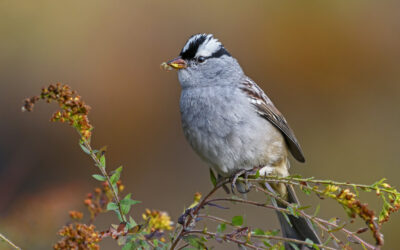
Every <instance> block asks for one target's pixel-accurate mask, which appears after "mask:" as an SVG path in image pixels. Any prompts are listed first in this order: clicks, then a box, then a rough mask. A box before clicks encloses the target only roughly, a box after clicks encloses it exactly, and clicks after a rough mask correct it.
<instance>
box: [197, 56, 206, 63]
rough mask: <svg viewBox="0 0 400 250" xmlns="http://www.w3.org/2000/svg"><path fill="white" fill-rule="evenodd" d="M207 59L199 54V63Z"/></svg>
mask: <svg viewBox="0 0 400 250" xmlns="http://www.w3.org/2000/svg"><path fill="white" fill-rule="evenodd" d="M205 60H206V58H205V57H204V56H199V57H198V58H197V61H198V62H199V63H202V62H204V61H205Z"/></svg>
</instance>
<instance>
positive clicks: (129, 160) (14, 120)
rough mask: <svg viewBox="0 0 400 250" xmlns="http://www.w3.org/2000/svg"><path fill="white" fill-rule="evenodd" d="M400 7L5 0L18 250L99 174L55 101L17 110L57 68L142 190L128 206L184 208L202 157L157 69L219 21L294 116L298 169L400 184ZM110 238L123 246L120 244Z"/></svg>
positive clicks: (1, 215) (392, 235)
mask: <svg viewBox="0 0 400 250" xmlns="http://www.w3.org/2000/svg"><path fill="white" fill-rule="evenodd" d="M399 7H400V3H399V2H398V1H361V0H359V1H351V2H349V1H332V2H328V1H306V2H295V3H294V2H286V1H261V0H259V1H239V0H235V1H175V0H169V1H145V0H143V1H99V0H96V1H93V0H88V1H50V0H37V1H23V2H20V1H18V2H16V1H1V2H0V35H1V39H0V94H1V98H0V115H1V121H0V232H1V233H4V234H5V235H7V236H8V237H9V238H10V239H11V240H13V241H14V242H15V243H16V244H18V245H19V246H21V247H23V248H27V249H48V248H50V247H51V246H52V245H53V244H54V243H55V242H56V241H57V239H58V238H57V235H56V233H57V231H58V229H59V228H61V226H62V225H64V224H65V223H66V222H67V221H68V220H69V219H68V211H69V210H82V211H84V210H85V208H84V206H83V199H84V198H85V196H86V194H87V193H88V192H90V191H91V190H93V188H94V187H95V186H96V185H98V184H97V182H96V181H95V180H94V179H92V178H91V177H90V175H91V174H93V173H95V172H96V169H95V167H94V166H93V165H92V163H91V161H90V159H89V158H88V157H87V156H86V155H85V154H84V153H83V152H81V149H80V148H79V146H78V136H77V134H76V132H75V131H73V129H71V128H69V127H68V126H66V125H62V124H58V123H50V122H49V118H50V116H51V114H52V112H53V111H54V110H55V109H56V108H57V106H56V105H45V104H44V103H40V104H39V105H37V106H36V107H35V111H34V112H33V113H22V112H21V105H22V100H23V99H24V98H26V97H28V96H32V95H37V94H38V93H39V92H40V88H41V87H42V86H45V85H48V84H50V83H55V82H57V81H60V82H62V83H66V84H69V85H70V86H71V87H72V88H73V89H76V90H78V92H79V93H80V95H82V96H83V97H84V100H85V101H86V103H88V104H89V105H90V106H91V107H92V111H91V113H90V115H89V118H90V119H91V123H92V124H93V125H94V126H95V130H94V137H93V145H94V146H95V147H98V148H100V147H101V146H103V145H107V146H108V152H107V155H108V158H107V161H108V166H109V168H110V169H114V168H116V167H117V166H119V165H123V166H124V173H123V175H122V180H123V182H124V183H125V185H126V190H127V192H132V193H133V198H134V199H137V200H141V201H142V202H143V203H142V204H140V205H137V206H135V207H134V208H133V211H132V213H133V215H134V217H135V218H140V217H141V213H143V211H144V209H145V208H156V209H160V210H165V211H168V212H169V214H170V215H171V216H172V218H173V220H174V221H176V220H177V218H178V216H179V215H180V214H181V213H182V211H183V209H184V207H185V206H188V205H189V204H190V203H191V202H192V199H193V194H194V193H195V192H197V191H199V192H203V193H205V192H207V191H208V190H209V189H210V187H211V184H210V181H209V177H208V175H209V174H208V167H207V166H206V165H205V164H204V163H203V162H202V161H201V160H200V159H199V157H197V155H195V153H194V152H192V150H191V148H190V146H189V145H188V144H187V143H186V141H185V139H184V137H183V133H182V130H181V125H180V114H179V106H178V102H179V95H180V86H179V83H178V81H177V76H176V73H175V72H165V71H162V70H160V67H159V65H160V63H161V62H163V61H166V60H168V59H171V58H174V57H175V56H177V55H178V53H179V52H180V50H181V48H182V46H183V45H184V44H185V42H186V39H187V38H188V37H189V36H191V35H192V34H194V33H200V32H207V33H214V34H215V36H216V37H217V38H219V39H220V40H221V41H222V42H223V44H224V45H225V47H226V48H227V49H228V50H229V51H230V52H231V54H232V55H234V56H235V57H236V58H237V59H238V60H239V62H240V63H241V65H242V66H243V68H244V70H245V72H246V73H247V74H248V75H249V76H250V77H252V78H253V79H254V80H255V81H256V82H257V83H258V84H259V85H260V86H261V87H262V88H263V89H264V90H265V91H266V93H267V94H268V95H269V96H270V97H271V99H272V100H273V101H274V103H275V105H276V106H277V107H278V108H279V109H280V111H281V112H282V113H283V114H285V116H286V118H287V120H288V121H289V123H290V125H291V127H292V128H293V130H294V131H295V133H296V136H297V138H298V139H299V141H300V143H301V144H302V147H303V150H304V152H305V155H306V159H307V162H306V164H297V163H296V162H295V161H294V160H292V162H293V164H292V168H291V172H292V173H293V174H301V175H303V176H315V177H317V178H322V179H324V178H330V179H334V180H338V181H351V182H355V183H366V184H370V183H372V182H374V181H376V180H379V179H381V178H382V177H386V178H388V179H389V183H392V184H394V185H398V184H399V179H400V154H399V151H400V149H399V146H400V133H399V130H398V128H399V126H400V115H399V111H398V108H399V105H400V84H399V81H400V70H399V69H400V46H399V44H400V15H399V14H398V9H399ZM399 187H400V186H399ZM370 198H371V199H370V204H371V205H372V206H375V207H376V206H378V205H379V204H378V203H376V199H375V198H374V196H371V197H370ZM303 199H305V201H304V202H303V203H307V204H314V205H315V204H317V203H319V202H320V201H319V200H318V199H316V198H315V197H306V198H304V197H303ZM375 203H376V204H375ZM323 204H328V206H326V205H323ZM341 210H342V209H341V208H340V207H339V206H337V205H333V203H332V204H330V203H329V202H328V203H325V201H324V202H322V207H321V215H322V216H323V217H325V218H330V217H334V216H341V217H342V218H345V215H344V213H342V211H341ZM311 212H312V211H311ZM225 214H226V212H225ZM227 214H228V215H237V214H246V221H247V222H248V223H249V224H251V223H259V224H261V226H263V228H265V229H267V228H276V227H277V225H278V224H277V219H276V218H275V214H274V213H273V212H271V211H270V212H266V211H264V210H260V209H253V208H249V207H237V208H231V209H230V210H229V212H228V213H227ZM111 220H114V221H115V217H114V215H112V214H110V215H105V216H104V215H102V216H100V217H99V220H98V221H97V222H96V225H97V226H98V228H99V229H100V230H105V229H106V225H107V224H106V223H107V222H109V221H111ZM399 223H400V215H399V214H395V215H394V216H393V218H392V219H391V221H390V222H389V223H388V224H387V225H385V227H384V229H383V232H384V233H385V240H386V247H385V248H386V249H396V248H398V245H399V244H400V239H399V237H398V229H399ZM366 236H367V237H369V235H366ZM102 246H103V247H104V249H118V247H117V245H116V244H115V243H114V242H112V241H105V242H104V243H102ZM215 247H216V249H222V248H223V246H222V245H215ZM3 248H6V245H5V244H3V243H0V249H3ZM227 249H228V248H227Z"/></svg>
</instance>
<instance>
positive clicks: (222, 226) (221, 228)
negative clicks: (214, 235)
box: [217, 223, 226, 233]
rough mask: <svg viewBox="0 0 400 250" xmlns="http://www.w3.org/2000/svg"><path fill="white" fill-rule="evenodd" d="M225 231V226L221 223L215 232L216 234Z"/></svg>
mask: <svg viewBox="0 0 400 250" xmlns="http://www.w3.org/2000/svg"><path fill="white" fill-rule="evenodd" d="M225 229H226V224H225V223H221V224H219V225H218V227H217V232H218V233H222V232H223V231H225Z"/></svg>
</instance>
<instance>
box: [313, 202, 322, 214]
mask: <svg viewBox="0 0 400 250" xmlns="http://www.w3.org/2000/svg"><path fill="white" fill-rule="evenodd" d="M320 208H321V205H320V204H319V203H318V205H317V207H316V208H315V212H314V217H316V216H317V215H318V213H319V209H320Z"/></svg>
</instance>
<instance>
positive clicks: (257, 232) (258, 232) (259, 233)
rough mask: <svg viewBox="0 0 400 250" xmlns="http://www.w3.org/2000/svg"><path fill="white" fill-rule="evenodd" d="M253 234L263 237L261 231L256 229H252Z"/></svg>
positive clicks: (263, 233) (262, 231)
mask: <svg viewBox="0 0 400 250" xmlns="http://www.w3.org/2000/svg"><path fill="white" fill-rule="evenodd" d="M253 234H254V235H265V232H264V230H262V229H259V228H256V229H254V231H253Z"/></svg>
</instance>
